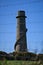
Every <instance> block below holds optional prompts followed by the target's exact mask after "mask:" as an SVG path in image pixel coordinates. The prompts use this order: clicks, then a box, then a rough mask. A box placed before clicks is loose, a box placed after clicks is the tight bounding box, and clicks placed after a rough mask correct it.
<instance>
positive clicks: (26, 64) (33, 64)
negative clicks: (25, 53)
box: [0, 61, 43, 65]
mask: <svg viewBox="0 0 43 65" xmlns="http://www.w3.org/2000/svg"><path fill="white" fill-rule="evenodd" d="M0 65H43V62H41V61H0Z"/></svg>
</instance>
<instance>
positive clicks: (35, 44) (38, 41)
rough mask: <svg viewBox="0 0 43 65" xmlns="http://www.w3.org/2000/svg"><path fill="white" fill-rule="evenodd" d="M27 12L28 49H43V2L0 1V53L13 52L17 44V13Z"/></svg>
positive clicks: (24, 0)
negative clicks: (20, 11)
mask: <svg viewBox="0 0 43 65" xmlns="http://www.w3.org/2000/svg"><path fill="white" fill-rule="evenodd" d="M19 10H24V11H25V12H26V16H27V18H26V27H27V29H28V31H27V48H28V51H30V52H37V53H41V52H42V49H43V0H0V51H5V52H8V53H9V52H13V51H14V44H15V42H16V26H17V20H16V16H17V12H18V11H19Z"/></svg>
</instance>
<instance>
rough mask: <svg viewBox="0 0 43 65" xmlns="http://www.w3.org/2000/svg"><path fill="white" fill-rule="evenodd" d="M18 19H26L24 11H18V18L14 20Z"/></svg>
mask: <svg viewBox="0 0 43 65" xmlns="http://www.w3.org/2000/svg"><path fill="white" fill-rule="evenodd" d="M19 17H24V18H26V16H25V11H18V16H17V17H16V18H19Z"/></svg>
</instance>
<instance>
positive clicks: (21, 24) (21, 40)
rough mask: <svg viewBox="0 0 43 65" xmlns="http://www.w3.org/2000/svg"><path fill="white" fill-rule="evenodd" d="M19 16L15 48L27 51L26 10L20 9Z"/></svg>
mask: <svg viewBox="0 0 43 65" xmlns="http://www.w3.org/2000/svg"><path fill="white" fill-rule="evenodd" d="M16 18H17V36H16V41H17V42H16V43H15V50H16V51H17V52H18V51H27V40H26V31H27V29H26V22H25V18H26V16H25V11H18V16H17V17H16Z"/></svg>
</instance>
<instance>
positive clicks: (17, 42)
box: [14, 28, 27, 49]
mask: <svg viewBox="0 0 43 65" xmlns="http://www.w3.org/2000/svg"><path fill="white" fill-rule="evenodd" d="M26 32H27V28H26V29H25V31H24V34H22V36H21V37H20V38H19V39H18V40H17V41H16V43H15V46H14V49H16V45H17V44H19V41H20V40H21V39H22V38H23V37H24V36H25V33H26Z"/></svg>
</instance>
